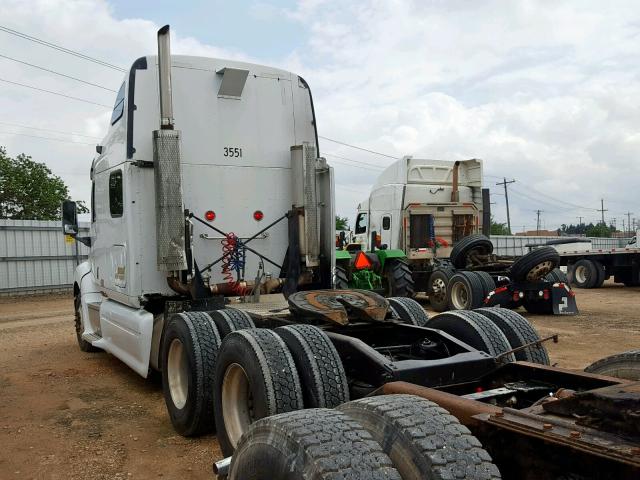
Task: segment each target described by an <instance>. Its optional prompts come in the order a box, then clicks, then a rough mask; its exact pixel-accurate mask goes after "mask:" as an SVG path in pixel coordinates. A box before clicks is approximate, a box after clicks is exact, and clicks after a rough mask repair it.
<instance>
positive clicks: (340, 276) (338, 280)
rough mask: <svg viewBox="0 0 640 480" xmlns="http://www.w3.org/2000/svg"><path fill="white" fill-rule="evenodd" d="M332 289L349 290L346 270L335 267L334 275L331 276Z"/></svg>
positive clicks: (338, 266)
mask: <svg viewBox="0 0 640 480" xmlns="http://www.w3.org/2000/svg"><path fill="white" fill-rule="evenodd" d="M333 288H335V289H336V290H348V289H349V274H348V273H347V269H346V268H344V267H342V266H340V265H336V270H335V274H334V276H333Z"/></svg>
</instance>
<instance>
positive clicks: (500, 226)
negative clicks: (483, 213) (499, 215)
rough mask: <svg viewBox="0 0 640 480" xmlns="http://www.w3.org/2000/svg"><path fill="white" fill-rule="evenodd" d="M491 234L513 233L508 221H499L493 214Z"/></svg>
mask: <svg viewBox="0 0 640 480" xmlns="http://www.w3.org/2000/svg"><path fill="white" fill-rule="evenodd" d="M490 231H491V235H511V233H510V232H509V229H508V228H507V224H506V223H498V222H496V221H495V220H494V219H493V215H491V230H490Z"/></svg>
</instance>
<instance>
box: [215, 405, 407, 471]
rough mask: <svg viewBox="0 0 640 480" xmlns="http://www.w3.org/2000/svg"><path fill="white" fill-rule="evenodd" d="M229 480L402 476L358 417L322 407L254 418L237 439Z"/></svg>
mask: <svg viewBox="0 0 640 480" xmlns="http://www.w3.org/2000/svg"><path fill="white" fill-rule="evenodd" d="M228 478H229V480H246V479H252V480H275V479H292V480H293V479H303V478H308V479H315V480H330V479H331V480H333V479H337V478H344V479H347V478H348V479H351V480H401V477H400V474H399V473H398V471H397V470H396V469H395V468H394V467H393V464H392V462H391V460H390V459H389V457H388V456H387V454H385V453H384V452H383V450H382V447H381V446H380V444H379V443H378V442H376V441H375V440H374V439H373V437H372V436H371V434H370V433H369V432H368V431H367V430H366V429H365V428H364V427H363V426H361V425H360V424H359V423H358V422H357V421H355V420H353V419H351V418H350V417H349V416H347V415H346V414H344V413H342V412H340V411H337V410H329V409H324V408H318V409H309V410H301V411H298V412H290V413H284V414H281V415H274V416H272V417H267V418H263V419H262V420H258V421H257V422H255V423H254V424H253V425H251V427H250V428H249V429H248V431H247V433H246V434H245V435H243V436H242V439H241V440H240V442H239V443H238V448H237V450H236V451H235V453H234V454H233V457H232V458H231V466H230V468H229V475H228Z"/></svg>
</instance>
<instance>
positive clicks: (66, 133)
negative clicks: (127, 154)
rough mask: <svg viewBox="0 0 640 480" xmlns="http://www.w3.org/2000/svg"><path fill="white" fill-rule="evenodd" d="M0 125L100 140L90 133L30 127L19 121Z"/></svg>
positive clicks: (0, 123)
mask: <svg viewBox="0 0 640 480" xmlns="http://www.w3.org/2000/svg"><path fill="white" fill-rule="evenodd" d="M0 125H7V126H10V127H19V128H28V129H29V130H42V131H43V132H51V133H62V134H65V135H73V136H76V137H86V138H93V139H95V140H100V137H94V136H92V135H84V134H82V133H75V132H64V131H62V130H52V129H50V128H39V127H30V126H28V125H20V124H19V123H9V122H0Z"/></svg>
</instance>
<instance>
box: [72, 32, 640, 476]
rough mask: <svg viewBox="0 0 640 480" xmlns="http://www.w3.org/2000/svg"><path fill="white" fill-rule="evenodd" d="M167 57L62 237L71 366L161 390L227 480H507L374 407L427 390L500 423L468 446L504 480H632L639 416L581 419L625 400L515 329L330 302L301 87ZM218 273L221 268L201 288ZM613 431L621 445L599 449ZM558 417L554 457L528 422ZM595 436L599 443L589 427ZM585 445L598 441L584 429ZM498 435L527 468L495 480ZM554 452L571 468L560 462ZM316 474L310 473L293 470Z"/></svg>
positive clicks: (433, 410)
mask: <svg viewBox="0 0 640 480" xmlns="http://www.w3.org/2000/svg"><path fill="white" fill-rule="evenodd" d="M158 37H159V55H158V57H157V58H156V57H151V56H150V57H142V59H140V60H138V61H136V62H135V64H134V65H133V67H132V68H131V70H130V71H129V73H128V74H127V80H126V81H125V84H124V85H123V88H121V91H120V93H119V95H118V99H117V101H116V105H115V108H114V114H113V117H112V121H111V128H110V130H109V133H108V135H107V137H106V139H105V141H104V142H103V144H102V145H101V146H99V147H98V149H97V153H98V155H97V157H96V158H95V159H94V162H93V165H92V171H91V173H92V182H93V185H92V187H93V189H92V190H93V194H92V207H93V208H92V212H93V218H92V226H91V232H90V235H89V237H79V236H78V225H77V217H76V209H75V204H74V203H73V202H65V204H64V205H63V230H64V232H65V234H68V235H71V236H74V237H76V239H77V240H78V241H82V242H83V243H85V244H87V245H88V246H90V247H91V250H90V253H89V260H88V261H87V262H85V263H83V264H81V265H80V266H79V267H78V269H77V272H76V282H75V285H74V291H75V298H74V301H75V309H76V334H77V340H78V344H79V346H80V348H81V349H82V350H84V351H98V350H106V351H108V352H110V353H112V354H113V355H114V356H116V357H117V358H119V359H121V360H122V361H123V362H125V363H126V364H127V365H129V366H130V367H131V368H133V369H134V370H135V371H136V372H138V373H139V374H140V375H141V376H143V377H146V376H147V375H148V372H149V371H150V370H160V371H161V373H162V388H163V393H164V399H165V403H166V406H167V411H168V413H169V417H170V419H171V422H172V424H173V426H174V428H175V430H176V431H177V432H178V433H180V434H181V435H185V436H190V435H198V434H202V433H206V432H212V431H214V430H215V431H216V433H217V437H218V440H219V442H220V446H221V448H222V451H223V452H224V454H225V455H231V454H233V460H232V461H231V462H230V471H229V474H230V476H231V477H232V478H243V479H244V478H262V479H265V480H266V479H271V478H292V479H293V478H295V479H297V478H335V475H336V474H337V475H343V476H345V477H349V478H353V479H363V480H364V479H375V478H386V479H391V478H396V479H400V478H402V479H404V480H407V479H414V478H430V477H433V475H431V474H429V472H432V473H434V472H435V475H440V476H441V477H447V476H449V477H450V476H452V475H456V476H461V475H462V476H465V477H467V478H499V477H500V472H499V470H498V468H497V467H496V465H494V463H493V461H492V459H491V456H490V455H489V453H487V451H486V450H485V449H484V448H483V447H482V445H481V444H480V442H479V441H478V439H477V438H476V437H474V436H473V435H472V434H471V433H470V432H469V431H468V430H467V429H466V428H465V427H463V426H462V425H460V421H459V420H457V419H455V418H454V417H452V416H451V415H450V414H449V413H447V411H446V410H443V409H440V408H439V407H437V406H436V404H434V403H431V401H429V402H428V403H425V402H426V400H424V401H423V400H418V399H417V398H416V397H415V396H408V397H402V398H400V397H392V396H390V397H388V398H389V402H390V403H388V404H387V403H385V401H386V400H387V399H386V398H385V397H380V396H379V395H378V394H380V393H389V392H390V390H389V389H392V388H396V389H398V388H400V389H402V388H410V389H414V388H429V389H437V391H438V392H441V393H442V392H446V393H448V394H450V395H452V396H453V397H452V398H459V399H461V401H462V399H466V400H470V401H473V402H479V403H480V404H482V405H488V404H489V405H494V406H496V407H499V408H502V409H503V410H502V412H503V418H504V417H506V420H503V421H502V422H503V423H505V422H506V425H505V427H504V428H502V427H501V426H499V425H495V424H496V422H498V423H499V421H497V420H495V419H493V417H491V418H490V419H486V420H481V419H478V420H479V421H482V422H484V423H485V424H488V425H489V426H490V427H491V428H489V430H488V431H489V434H487V438H486V439H485V438H483V437H482V436H481V434H482V432H480V431H479V432H478V436H479V437H480V438H483V441H484V442H485V443H486V445H485V446H486V448H488V449H490V450H491V449H494V450H492V454H493V455H494V456H495V459H496V461H497V462H498V467H499V468H501V469H504V470H505V473H509V472H511V471H512V470H510V469H511V468H513V469H516V470H517V469H518V465H526V466H528V465H531V462H533V461H534V460H535V462H537V464H541V465H544V466H545V467H544V468H545V469H547V470H548V472H555V471H556V470H558V471H562V472H563V474H564V473H566V474H567V475H571V474H573V473H574V472H577V473H579V474H582V473H584V474H587V473H589V471H590V472H592V473H593V472H614V473H615V474H616V475H618V477H619V478H624V477H628V476H629V475H630V474H634V473H637V472H638V460H637V456H633V451H631V450H629V448H628V444H629V441H630V440H629V438H628V435H631V437H632V439H633V441H635V437H634V436H633V435H636V433H637V432H636V431H635V430H633V428H634V426H635V425H636V424H637V415H635V416H634V415H633V412H635V411H636V410H637V409H638V408H637V406H638V403H639V401H638V398H637V395H635V394H633V392H631V393H630V396H628V397H625V402H627V403H625V408H626V409H627V410H629V409H630V410H629V411H630V412H631V413H630V414H628V415H627V413H625V412H627V410H622V411H619V412H618V414H615V415H614V413H610V414H609V412H608V411H607V415H604V417H603V415H602V414H600V413H599V412H604V410H603V409H604V407H603V406H602V404H603V402H604V403H606V402H605V401H604V400H602V401H600V400H598V401H597V402H596V403H597V405H593V406H589V405H591V404H584V402H581V400H582V399H583V395H582V394H583V393H585V395H587V394H588V392H593V391H594V389H596V388H599V387H607V386H611V385H615V384H616V383H617V381H616V380H614V379H606V378H600V377H594V376H590V375H582V374H578V373H571V374H570V373H567V372H562V371H561V370H558V369H553V368H549V367H547V366H546V365H547V364H548V363H549V358H548V354H547V352H546V349H545V348H544V345H543V343H542V342H543V341H544V340H545V339H540V338H539V336H538V334H537V333H536V332H535V330H534V329H533V328H532V327H531V325H530V324H529V323H528V322H527V321H526V320H525V319H524V318H523V317H521V316H519V315H518V314H515V313H513V312H511V311H509V310H505V309H479V310H477V311H474V312H471V311H462V312H448V313H444V314H441V315H438V316H436V317H434V318H431V319H429V318H428V316H427V315H426V313H425V311H424V310H423V309H422V308H421V307H420V305H419V304H417V303H416V302H415V301H413V300H411V299H408V298H390V299H385V298H383V297H382V296H380V295H377V294H376V293H373V292H368V291H363V290H338V289H329V288H326V287H329V286H330V285H331V282H332V278H331V269H332V267H333V264H334V256H333V253H334V252H335V250H334V248H335V238H334V210H333V182H332V171H331V169H330V167H329V166H328V165H327V164H326V162H325V161H324V159H322V158H320V157H318V151H317V143H316V142H315V139H316V137H317V134H316V123H315V118H314V115H313V104H312V102H311V96H310V92H309V88H308V85H307V84H306V82H304V81H303V80H302V79H300V78H299V77H297V76H295V75H293V74H290V73H288V72H283V71H281V70H276V69H270V68H268V67H262V66H256V65H251V64H244V63H233V62H226V61H222V60H214V59H201V58H192V57H174V58H173V59H172V58H171V56H170V55H169V41H168V40H169V31H168V26H167V27H163V28H162V29H161V30H160V31H159V32H158ZM172 75H173V76H172ZM155 78H159V80H160V82H159V88H156V83H155ZM171 92H173V98H174V99H175V100H176V103H175V107H176V108H175V121H174V115H173V112H174V110H173V103H172V95H171ZM125 112H126V113H125ZM294 120H295V121H294ZM176 125H184V126H185V127H187V128H186V129H184V130H183V131H178V130H176V129H175V128H174V127H175V126H176ZM151 159H153V161H152V160H151ZM261 187H262V189H261ZM198 212H204V213H203V214H199V213H198ZM263 219H264V220H266V222H269V223H267V225H265V226H264V227H262V226H261V225H262V224H261V223H259V222H261V221H262V220H263ZM266 222H265V223H266ZM285 227H286V228H285ZM231 228H233V229H234V231H235V232H236V234H234V235H232V234H231V233H229V230H230V229H231ZM216 236H218V238H215V237H216ZM258 240H260V242H258ZM254 241H255V242H254ZM252 242H253V243H252ZM250 254H251V255H253V257H252V259H251V260H249V259H248V257H249V255H250ZM268 264H269V265H272V267H273V266H275V267H277V268H278V271H276V272H268V271H267V270H266V269H267V268H269V269H271V267H266V265H268ZM216 265H218V266H220V265H224V266H223V267H222V268H221V270H218V271H217V272H215V271H214V272H213V273H208V272H211V269H212V268H213V267H215V266H216ZM269 273H271V275H270V274H269ZM251 278H253V280H252V281H250V279H251ZM323 287H325V288H323ZM270 292H279V293H270ZM214 294H215V295H214ZM225 295H226V296H225ZM285 295H286V297H287V300H285ZM515 361H526V362H528V363H526V364H521V363H518V362H515ZM514 362H515V363H514ZM531 364H537V365H541V366H537V365H531ZM397 382H406V383H407V384H408V387H407V386H406V385H405V386H404V387H403V385H398V384H397ZM625 388H626V387H625ZM385 389H387V390H386V391H385ZM561 389H564V392H565V393H564V394H562V395H561V393H560V392H561V391H563V390H561ZM566 389H571V390H574V391H576V393H575V394H574V395H573V396H572V395H566V394H567V393H568V392H567V390H566ZM412 393H416V392H412ZM418 393H419V392H418ZM469 395H474V396H473V397H469ZM634 395H635V396H634ZM423 396H424V395H423ZM565 396H566V397H567V398H568V397H572V398H573V400H572V402H574V403H571V402H568V401H567V402H565V401H564V397H565ZM375 397H380V398H381V400H380V399H376V398H375ZM351 399H354V400H355V403H354V402H351V401H350V400H351ZM547 404H548V405H555V404H557V405H558V406H563V407H564V410H562V409H560V410H559V411H555V410H549V407H547ZM443 405H444V404H443ZM474 405H476V404H475V403H474ZM585 405H587V406H588V410H587V411H586V412H585V411H583V409H584V408H586V406H585ZM454 407H455V406H454V405H451V406H450V407H449V408H451V410H452V413H456V411H455V408H454ZM540 407H541V408H542V409H543V410H544V412H543V411H541V410H539V408H540ZM335 408H338V409H339V412H336V411H335V410H333V409H335ZM478 408H479V407H478ZM507 408H511V409H515V410H517V412H519V413H512V412H511V411H510V410H507ZM318 409H320V410H318ZM536 409H538V410H536ZM385 412H386V413H385ZM481 413H486V412H481ZM551 413H552V414H553V415H551ZM565 414H566V416H565ZM574 414H577V415H579V417H575V415H574ZM283 415H284V416H283ZM398 415H399V416H398ZM456 415H457V416H458V417H459V418H460V420H461V421H463V422H465V421H466V420H465V419H464V415H461V414H456ZM508 415H514V416H518V415H519V416H518V418H517V419H512V418H511V416H508ZM532 415H533V416H534V417H533V418H532ZM536 415H538V417H536ZM616 415H617V416H616ZM620 415H623V417H624V420H625V421H626V423H625V424H624V425H625V426H624V428H625V430H624V433H625V435H627V434H628V435H627V437H623V436H621V435H620V434H619V433H618V434H616V433H615V432H614V433H612V432H610V428H609V426H610V425H615V426H616V427H618V426H619V425H620V424H622V423H623V421H622V420H620ZM625 415H626V416H625ZM555 416H558V417H562V418H561V419H564V421H565V422H569V424H570V425H572V426H573V425H575V428H576V430H578V431H585V435H584V437H585V439H584V440H583V441H582V442H581V443H580V442H577V441H575V442H569V441H568V440H566V439H565V438H564V437H563V436H562V435H561V436H560V438H556V437H555V436H554V435H555V434H556V432H558V431H560V432H563V431H564V430H561V429H560V428H558V429H557V430H556V431H554V432H553V434H551V433H550V432H548V430H550V429H549V428H547V427H546V426H545V425H546V424H543V425H542V430H541V432H542V433H544V432H547V433H546V435H547V436H543V437H540V436H539V435H538V436H537V438H539V439H540V445H538V444H533V443H531V442H530V440H529V437H533V436H535V435H534V433H535V430H536V428H537V427H536V425H537V423H536V421H537V420H538V419H539V418H543V419H545V420H546V419H547V417H548V418H549V423H551V424H552V425H553V421H555V420H554V419H555ZM391 417H394V418H395V420H393V421H392V420H391ZM495 417H496V418H498V417H499V415H498V414H497V413H496V415H495ZM552 417H553V418H552ZM627 417H628V418H627ZM474 418H475V416H474ZM561 419H558V420H557V421H558V422H560V421H561ZM585 419H587V420H589V419H593V422H592V423H588V424H584V425H583V424H580V423H579V422H580V421H584V420H585ZM387 425H389V428H392V429H394V430H389V431H393V432H395V433H393V434H394V435H395V434H396V433H397V434H398V435H399V436H403V438H404V439H405V440H404V441H403V442H402V445H403V446H404V450H401V451H403V452H405V453H407V452H410V455H409V456H404V457H403V458H404V459H405V460H399V459H398V457H397V455H396V453H394V452H397V450H394V449H392V450H393V451H391V450H390V447H391V446H392V445H400V444H401V443H400V442H399V441H395V442H389V441H385V439H384V438H382V437H380V436H379V435H380V433H381V432H382V433H384V432H387V431H388V430H387V429H386V426H387ZM408 425H413V426H414V427H415V428H410V429H407V428H406V427H407V426H408ZM500 425H502V424H500ZM381 426H385V429H384V430H380V428H377V429H376V428H375V427H381ZM587 427H589V428H590V430H588V435H587V431H586V430H580V429H583V428H587ZM503 430H504V431H503ZM628 430H632V431H630V432H629V431H628ZM505 431H509V432H513V435H515V438H514V439H510V440H509V441H510V443H509V445H510V447H513V446H514V445H516V446H517V448H516V449H515V450H513V448H512V449H511V453H512V454H511V455H510V456H509V459H508V460H505V461H504V464H501V463H500V462H501V461H502V460H500V459H501V458H502V457H501V455H500V452H499V451H498V450H496V448H499V447H496V445H498V446H499V445H502V443H501V442H504V441H505V440H503V439H507V437H506V436H505V433H504V432H505ZM526 432H529V433H530V435H529V434H527V433H526ZM394 438H396V437H394ZM398 438H399V437H398ZM568 438H573V437H572V436H571V434H570V435H569V436H568ZM603 439H604V440H603ZM517 440H521V442H519V441H517ZM327 442H328V444H327ZM594 442H600V443H601V445H600V446H601V448H600V451H595V450H594V449H593V448H591V445H592V444H593V443H594ZM635 443H636V444H637V441H636V442H635ZM553 444H561V445H562V447H563V448H564V449H565V450H564V452H565V454H566V455H567V458H575V459H576V462H575V464H574V465H572V464H568V463H567V462H564V463H563V461H561V460H559V459H556V458H555V457H554V456H553V455H552V453H550V452H549V450H548V448H547V447H548V446H549V445H553ZM528 445H534V446H535V447H536V448H535V449H533V451H531V450H532V449H531V448H530V447H529V446H528ZM416 448H419V449H420V450H419V451H417V450H416ZM292 450H295V451H296V452H297V454H296V455H290V453H291V451H292ZM416 451H417V454H415V453H416ZM243 452H244V453H243ZM602 452H604V453H602ZM403 455H404V454H402V455H401V456H403ZM408 458H411V459H413V460H407V459H408ZM309 462H311V463H314V462H315V463H314V467H312V469H313V472H315V473H313V474H311V473H309V472H308V471H307V473H304V472H303V471H302V470H304V469H305V468H306V467H305V465H310V464H311V463H309ZM509 462H512V463H509ZM514 465H515V466H514ZM586 465H590V466H591V467H592V468H591V469H589V470H587V469H586V467H585V466H586ZM407 468H408V470H407ZM547 470H545V472H546V471H547ZM412 472H413V473H412ZM536 473H537V472H536ZM629 478H631V477H629Z"/></svg>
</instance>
